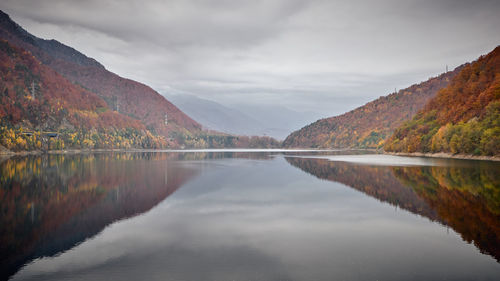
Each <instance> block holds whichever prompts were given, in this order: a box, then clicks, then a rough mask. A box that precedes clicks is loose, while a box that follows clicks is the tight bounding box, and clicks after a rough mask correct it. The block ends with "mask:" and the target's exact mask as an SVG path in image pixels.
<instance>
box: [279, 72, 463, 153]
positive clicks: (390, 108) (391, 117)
mask: <svg viewBox="0 0 500 281" xmlns="http://www.w3.org/2000/svg"><path fill="white" fill-rule="evenodd" d="M461 68H462V66H460V67H458V68H456V69H455V70H453V71H450V72H447V73H444V74H441V75H439V76H438V77H434V78H431V79H429V80H427V81H425V82H422V83H420V84H415V85H412V86H410V87H409V88H406V89H403V90H400V91H399V92H397V93H393V94H390V95H388V96H384V97H380V98H378V99H376V100H374V101H372V102H369V103H367V104H365V105H363V106H361V107H358V108H356V109H354V110H352V111H349V112H347V113H344V114H342V115H339V116H335V117H330V118H325V119H321V120H318V121H316V122H314V123H312V124H310V125H307V126H305V127H304V128H302V129H300V130H298V131H295V132H293V133H292V134H290V135H289V136H288V137H287V138H286V139H285V140H284V141H283V146H285V147H318V148H381V147H382V146H383V145H384V143H385V140H386V139H387V138H388V137H389V136H390V135H391V134H392V132H393V131H394V130H395V129H396V128H397V127H399V126H400V125H401V124H402V123H403V122H404V121H406V120H409V119H411V118H412V117H413V116H414V115H415V114H416V113H417V112H418V111H419V110H420V109H422V108H423V107H424V105H425V104H426V103H427V102H428V101H429V100H430V99H431V98H432V97H434V96H435V95H436V93H437V92H438V91H439V90H440V89H442V88H444V87H446V86H447V85H448V83H449V82H450V80H451V79H452V78H453V77H454V76H455V75H456V74H457V73H458V72H459V71H460V69H461Z"/></svg>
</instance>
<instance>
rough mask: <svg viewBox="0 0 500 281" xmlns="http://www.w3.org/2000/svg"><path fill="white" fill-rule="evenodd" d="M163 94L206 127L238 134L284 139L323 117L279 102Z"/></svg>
mask: <svg viewBox="0 0 500 281" xmlns="http://www.w3.org/2000/svg"><path fill="white" fill-rule="evenodd" d="M164 95H165V96H166V97H167V99H168V100H170V101H171V102H172V103H173V104H175V105H176V106H177V107H178V108H180V109H181V110H182V111H183V112H185V113H186V114H187V115H189V116H191V117H192V118H193V119H194V120H196V121H197V122H198V123H200V124H202V125H203V126H204V127H205V128H207V129H212V130H216V131H221V132H225V133H230V134H237V135H247V136H262V135H267V136H271V137H273V138H277V139H284V138H285V137H286V136H287V135H288V134H289V133H290V132H291V131H293V130H296V129H298V128H300V127H302V126H304V125H305V124H307V123H310V122H312V121H314V120H316V119H318V118H319V117H320V114H318V113H314V112H298V111H294V110H291V109H288V108H286V107H284V106H280V105H266V106H262V105H252V104H232V105H223V104H220V103H218V102H215V101H211V100H207V99H202V98H199V97H196V96H194V95H190V94H169V93H167V94H164Z"/></svg>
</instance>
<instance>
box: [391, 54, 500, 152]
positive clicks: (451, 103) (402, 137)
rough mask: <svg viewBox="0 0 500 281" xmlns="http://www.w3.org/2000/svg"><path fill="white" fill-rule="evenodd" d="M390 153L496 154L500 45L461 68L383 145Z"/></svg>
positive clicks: (499, 132)
mask: <svg viewBox="0 0 500 281" xmlns="http://www.w3.org/2000/svg"><path fill="white" fill-rule="evenodd" d="M384 148H385V150H387V151H394V152H408V153H412V152H424V153H426V152H432V153H436V152H446V153H453V154H457V153H459V154H473V155H499V154H500V47H497V48H496V49H495V50H493V51H492V52H491V53H489V54H488V55H486V56H483V57H480V58H479V59H478V60H477V61H475V62H473V63H471V64H468V65H466V66H465V67H464V68H463V69H462V70H461V71H460V73H459V74H458V75H457V76H456V77H455V78H454V79H453V80H452V82H451V83H450V85H449V86H448V87H446V88H444V89H443V90H441V91H440V92H439V93H438V95H437V96H436V97H435V98H433V99H432V100H430V101H429V103H428V104H427V105H426V106H425V108H424V109H423V110H422V111H420V112H419V113H418V114H417V115H416V116H415V118H413V119H412V120H410V121H408V122H406V123H404V124H403V125H402V126H401V127H399V128H398V129H397V130H396V131H395V132H394V134H393V135H392V136H391V138H390V139H389V140H388V142H387V143H386V145H385V147H384Z"/></svg>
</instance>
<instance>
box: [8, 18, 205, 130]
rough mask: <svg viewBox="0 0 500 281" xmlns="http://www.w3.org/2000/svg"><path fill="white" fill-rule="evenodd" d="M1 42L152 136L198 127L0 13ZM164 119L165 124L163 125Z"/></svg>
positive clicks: (160, 100)
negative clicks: (95, 97)
mask: <svg viewBox="0 0 500 281" xmlns="http://www.w3.org/2000/svg"><path fill="white" fill-rule="evenodd" d="M0 38H1V39H4V40H7V41H8V42H9V43H11V44H12V45H15V46H18V47H21V48H23V49H25V50H27V51H30V52H31V53H32V54H33V55H34V56H35V57H36V58H37V59H38V60H40V61H41V62H42V63H43V64H44V65H46V66H48V67H50V68H52V69H54V70H55V71H57V72H58V73H59V74H61V75H63V76H64V77H66V78H67V79H68V80H69V81H70V82H73V83H76V84H78V85H81V86H82V87H85V88H86V89H87V90H89V91H92V92H94V93H96V94H97V95H99V96H100V97H101V98H103V99H104V100H105V101H106V103H107V104H108V107H110V108H112V109H118V110H119V112H120V113H123V114H126V115H129V116H131V117H132V118H134V119H138V120H140V121H141V122H142V123H143V124H144V125H145V126H146V127H147V128H149V129H150V130H151V131H152V132H156V133H158V134H161V135H163V136H168V134H169V132H170V131H183V130H187V131H189V132H196V131H199V130H200V129H201V126H200V124H198V123H197V122H195V121H194V120H192V119H191V118H190V117H189V116H187V115H185V114H184V113H183V112H182V111H180V110H179V109H178V108H177V107H175V106H174V105H173V104H172V103H170V102H169V101H167V100H166V99H165V98H164V97H163V96H161V95H160V94H159V93H157V92H156V91H154V90H153V89H151V88H150V87H148V86H146V85H144V84H141V83H138V82H136V81H133V80H130V79H125V78H122V77H120V76H118V75H116V74H114V73H112V72H110V71H108V70H106V69H105V68H104V67H103V66H102V65H101V64H100V63H98V62H97V61H95V60H94V59H92V58H88V57H87V56H85V55H84V54H82V53H80V52H78V51H76V50H75V49H73V48H71V47H68V46H66V45H64V44H61V43H60V42H58V41H56V40H44V39H41V38H37V37H35V36H33V35H31V34H30V33H28V32H27V31H26V30H24V29H23V28H22V27H20V26H19V25H18V24H16V23H15V22H13V21H12V20H11V19H10V17H9V16H8V15H7V14H5V13H3V12H1V11H0ZM165 115H167V118H166V119H167V124H165Z"/></svg>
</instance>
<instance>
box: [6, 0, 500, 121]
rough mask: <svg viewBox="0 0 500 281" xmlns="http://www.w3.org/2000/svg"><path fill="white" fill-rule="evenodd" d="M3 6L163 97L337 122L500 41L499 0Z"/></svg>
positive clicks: (39, 31)
mask: <svg viewBox="0 0 500 281" xmlns="http://www.w3.org/2000/svg"><path fill="white" fill-rule="evenodd" d="M0 8H1V9H3V10H5V11H6V12H7V13H9V14H10V15H11V16H12V17H13V18H14V20H16V21H18V22H19V23H20V24H21V25H22V26H24V27H25V28H26V29H28V30H29V31H31V32H33V33H34V34H35V35H37V36H40V37H44V38H55V39H57V40H60V41H62V42H63V43H66V44H68V45H71V46H73V47H75V48H76V49H78V50H81V51H83V52H85V53H86V54H87V55H89V56H91V57H94V58H96V59H97V60H99V61H101V62H102V63H103V64H104V65H105V66H106V67H107V68H108V69H110V70H112V71H114V72H116V73H118V74H120V75H122V76H125V77H127V78H132V79H135V80H138V81H141V82H143V83H146V84H148V85H150V86H152V87H153V88H155V89H157V90H159V91H160V92H162V91H163V93H170V92H175V93H182V92H187V93H191V94H194V95H196V96H199V97H202V98H206V99H211V100H215V101H218V102H220V103H223V104H232V105H233V106H238V103H253V104H258V103H269V102H272V103H280V104H283V105H285V106H287V107H290V108H292V109H294V110H299V111H302V110H313V111H317V112H321V113H322V114H324V115H325V117H326V116H332V115H335V114H339V113H343V112H345V111H348V110H350V109H353V108H355V107H358V106H360V105H362V103H364V102H367V101H369V100H371V99H373V98H377V97H379V96H381V95H386V94H388V93H390V92H392V91H393V90H394V88H398V89H401V88H404V87H407V86H410V85H411V84H414V83H417V82H420V81H424V80H426V79H427V78H429V77H431V76H435V75H438V74H440V73H441V72H443V71H444V69H445V66H446V65H449V68H450V69H452V68H454V67H456V66H458V65H460V64H462V63H464V62H466V61H471V60H474V59H476V58H477V57H478V56H480V55H482V54H486V53H487V52H489V51H491V50H492V49H493V48H494V47H496V46H497V45H498V44H499V42H500V34H499V33H498V26H500V17H498V14H500V4H499V3H498V1H490V0H480V1H465V0H458V1H451V0H441V1H431V0H424V1H417V0H409V1H401V0H399V1H397V0H385V1H361V0H354V1H326V0H313V1H306V0H294V1H286V0H267V1H265V0H260V1H235V0H218V1H201V0H200V1H196V0H195V1H185V0H172V1H159V0H158V1H139V0H127V1H97V0H92V1H62V0H47V1H27V0H16V1H13V0H5V1H2V3H0ZM360 102H361V104H360Z"/></svg>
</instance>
